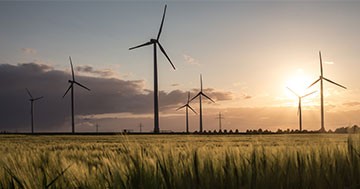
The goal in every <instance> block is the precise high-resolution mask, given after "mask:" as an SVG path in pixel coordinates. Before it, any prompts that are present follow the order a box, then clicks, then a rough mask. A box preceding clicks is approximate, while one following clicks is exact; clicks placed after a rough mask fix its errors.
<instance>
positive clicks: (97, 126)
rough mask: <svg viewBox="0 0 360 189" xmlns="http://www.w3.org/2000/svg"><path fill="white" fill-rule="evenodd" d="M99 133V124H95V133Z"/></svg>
mask: <svg viewBox="0 0 360 189" xmlns="http://www.w3.org/2000/svg"><path fill="white" fill-rule="evenodd" d="M98 132H99V124H96V133H98Z"/></svg>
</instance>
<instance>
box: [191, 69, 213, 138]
mask: <svg viewBox="0 0 360 189" xmlns="http://www.w3.org/2000/svg"><path fill="white" fill-rule="evenodd" d="M202 96H204V97H205V98H207V99H209V100H210V101H211V102H213V103H215V101H213V100H212V99H211V98H210V97H208V96H207V95H206V94H204V93H203V84H202V75H201V74H200V92H199V93H198V94H197V95H196V96H194V97H193V98H192V99H191V100H190V102H191V101H192V100H194V99H195V98H197V97H199V102H200V133H202V132H203V125H202V103H201V97H202Z"/></svg>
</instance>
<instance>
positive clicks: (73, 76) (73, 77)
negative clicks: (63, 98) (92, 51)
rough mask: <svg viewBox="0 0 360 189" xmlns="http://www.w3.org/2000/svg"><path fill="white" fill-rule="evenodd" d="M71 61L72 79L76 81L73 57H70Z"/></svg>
mask: <svg viewBox="0 0 360 189" xmlns="http://www.w3.org/2000/svg"><path fill="white" fill-rule="evenodd" d="M69 60H70V65H71V74H72V79H73V81H75V74H74V68H73V64H72V60H71V56H69Z"/></svg>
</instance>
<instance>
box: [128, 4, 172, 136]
mask: <svg viewBox="0 0 360 189" xmlns="http://www.w3.org/2000/svg"><path fill="white" fill-rule="evenodd" d="M166 7H167V5H165V8H164V13H163V17H162V20H161V25H160V29H159V33H158V35H157V38H156V39H150V41H149V42H146V43H144V44H141V45H138V46H135V47H131V48H129V50H132V49H136V48H139V47H144V46H148V45H153V47H154V133H160V126H159V98H158V93H159V90H158V73H157V71H158V70H157V54H156V49H157V48H156V47H157V45H159V48H160V50H161V52H162V53H163V54H164V55H165V57H166V58H167V59H168V61H169V62H170V64H171V66H172V67H173V68H174V70H175V66H174V64H173V63H172V62H171V60H170V58H169V56H168V55H167V54H166V52H165V50H164V48H163V47H162V45H161V44H160V42H159V39H160V34H161V30H162V27H163V24H164V19H165V13H166Z"/></svg>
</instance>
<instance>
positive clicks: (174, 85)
mask: <svg viewBox="0 0 360 189" xmlns="http://www.w3.org/2000/svg"><path fill="white" fill-rule="evenodd" d="M171 86H172V87H178V86H180V84H178V83H173V84H171Z"/></svg>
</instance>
